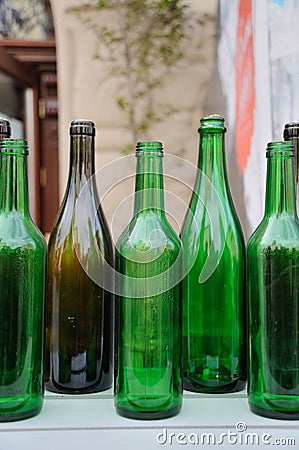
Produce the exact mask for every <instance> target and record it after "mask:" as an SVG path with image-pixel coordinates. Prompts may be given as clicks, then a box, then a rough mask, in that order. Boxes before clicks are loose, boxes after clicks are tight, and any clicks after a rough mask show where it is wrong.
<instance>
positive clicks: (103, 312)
mask: <svg viewBox="0 0 299 450" xmlns="http://www.w3.org/2000/svg"><path fill="white" fill-rule="evenodd" d="M70 135H71V137H70V169H69V177H68V184H67V189H66V193H65V196H64V199H63V202H62V205H61V207H60V210H59V212H58V215H57V218H56V220H55V223H54V226H53V229H52V231H51V235H50V239H49V257H48V290H47V308H46V356H45V382H46V388H47V389H48V390H50V391H54V392H60V393H67V394H72V393H74V394H75V393H76V394H83V393H91V392H97V391H102V390H104V389H108V388H109V387H111V384H112V332H113V329H112V327H113V295H112V294H111V293H110V292H109V291H108V290H106V289H105V287H104V285H103V283H100V282H99V280H101V279H103V277H104V265H105V264H104V263H105V262H106V263H107V264H109V265H112V266H113V247H112V242H111V238H110V234H109V230H108V227H107V224H106V220H105V217H104V213H103V211H102V208H101V206H100V203H99V199H98V194H97V188H96V183H95V177H94V139H95V127H94V124H93V122H91V121H85V120H76V121H74V122H72V124H71V126H70ZM107 284H108V283H107Z"/></svg>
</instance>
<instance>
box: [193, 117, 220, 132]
mask: <svg viewBox="0 0 299 450" xmlns="http://www.w3.org/2000/svg"><path fill="white" fill-rule="evenodd" d="M224 122H225V119H224V117H222V116H219V115H218V114H211V115H209V116H206V117H203V118H202V119H200V127H199V128H198V132H199V133H204V132H205V131H207V132H209V133H223V132H224V133H225V132H226V127H225V126H224Z"/></svg>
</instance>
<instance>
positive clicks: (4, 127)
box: [0, 117, 11, 138]
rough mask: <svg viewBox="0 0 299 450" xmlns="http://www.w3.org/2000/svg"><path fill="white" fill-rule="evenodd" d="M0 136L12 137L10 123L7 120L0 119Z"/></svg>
mask: <svg viewBox="0 0 299 450" xmlns="http://www.w3.org/2000/svg"><path fill="white" fill-rule="evenodd" d="M0 134H1V135H2V136H5V138H9V137H10V135H11V128H10V123H9V121H8V120H6V119H2V118H1V117H0Z"/></svg>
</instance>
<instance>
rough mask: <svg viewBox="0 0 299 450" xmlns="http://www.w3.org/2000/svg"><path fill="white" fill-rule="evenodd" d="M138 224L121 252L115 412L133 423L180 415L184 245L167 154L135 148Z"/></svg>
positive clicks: (156, 145) (157, 147)
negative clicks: (168, 182)
mask: <svg viewBox="0 0 299 450" xmlns="http://www.w3.org/2000/svg"><path fill="white" fill-rule="evenodd" d="M136 157H137V168H136V189H135V203H134V214H133V218H132V220H131V222H130V224H129V225H128V227H127V228H126V229H125V230H124V232H123V233H122V235H121V237H120V238H119V240H118V242H117V245H116V268H117V270H118V272H119V275H120V277H119V278H118V282H117V290H118V296H117V299H116V364H115V406H116V410H117V412H118V413H119V414H121V415H123V416H125V417H129V418H133V419H160V418H166V417H170V416H173V415H175V414H177V413H178V412H179V411H180V409H181V404H182V383H181V307H180V293H179V284H178V283H179V281H180V280H179V278H180V258H179V257H180V250H181V244H180V240H179V238H178V237H177V236H176V234H175V232H174V231H173V229H172V228H171V226H170V224H169V223H168V221H167V219H166V215H165V211H164V191H163V189H164V185H163V167H162V157H163V147H162V144H161V143H160V142H139V143H138V144H137V148H136Z"/></svg>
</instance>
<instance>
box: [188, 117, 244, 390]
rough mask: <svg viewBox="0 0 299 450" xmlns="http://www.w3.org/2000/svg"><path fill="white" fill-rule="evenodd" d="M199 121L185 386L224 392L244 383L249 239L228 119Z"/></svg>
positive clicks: (191, 206)
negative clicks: (230, 157)
mask: <svg viewBox="0 0 299 450" xmlns="http://www.w3.org/2000/svg"><path fill="white" fill-rule="evenodd" d="M200 122H201V126H200V128H199V130H198V131H199V133H200V141H199V156H198V170H197V176H196V181H195V186H194V189H193V194H192V197H191V201H190V204H189V209H188V211H187V214H186V217H185V220H184V222H183V226H182V231H181V239H182V244H183V274H186V275H185V276H184V278H183V280H182V302H183V376H184V381H183V385H184V388H185V389H187V390H189V391H194V392H206V393H226V392H233V391H238V390H241V389H243V388H244V387H245V381H246V336H245V334H246V325H245V284H244V278H245V275H244V271H245V244H244V238H243V233H242V230H241V226H240V223H239V220H238V218H237V215H236V212H235V209H234V205H233V201H232V198H231V193H230V188H229V183H228V178H227V172H226V162H225V141H224V135H225V131H226V128H225V126H224V119H223V118H222V117H220V116H218V115H211V116H207V117H204V118H202V119H201V121H200Z"/></svg>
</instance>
